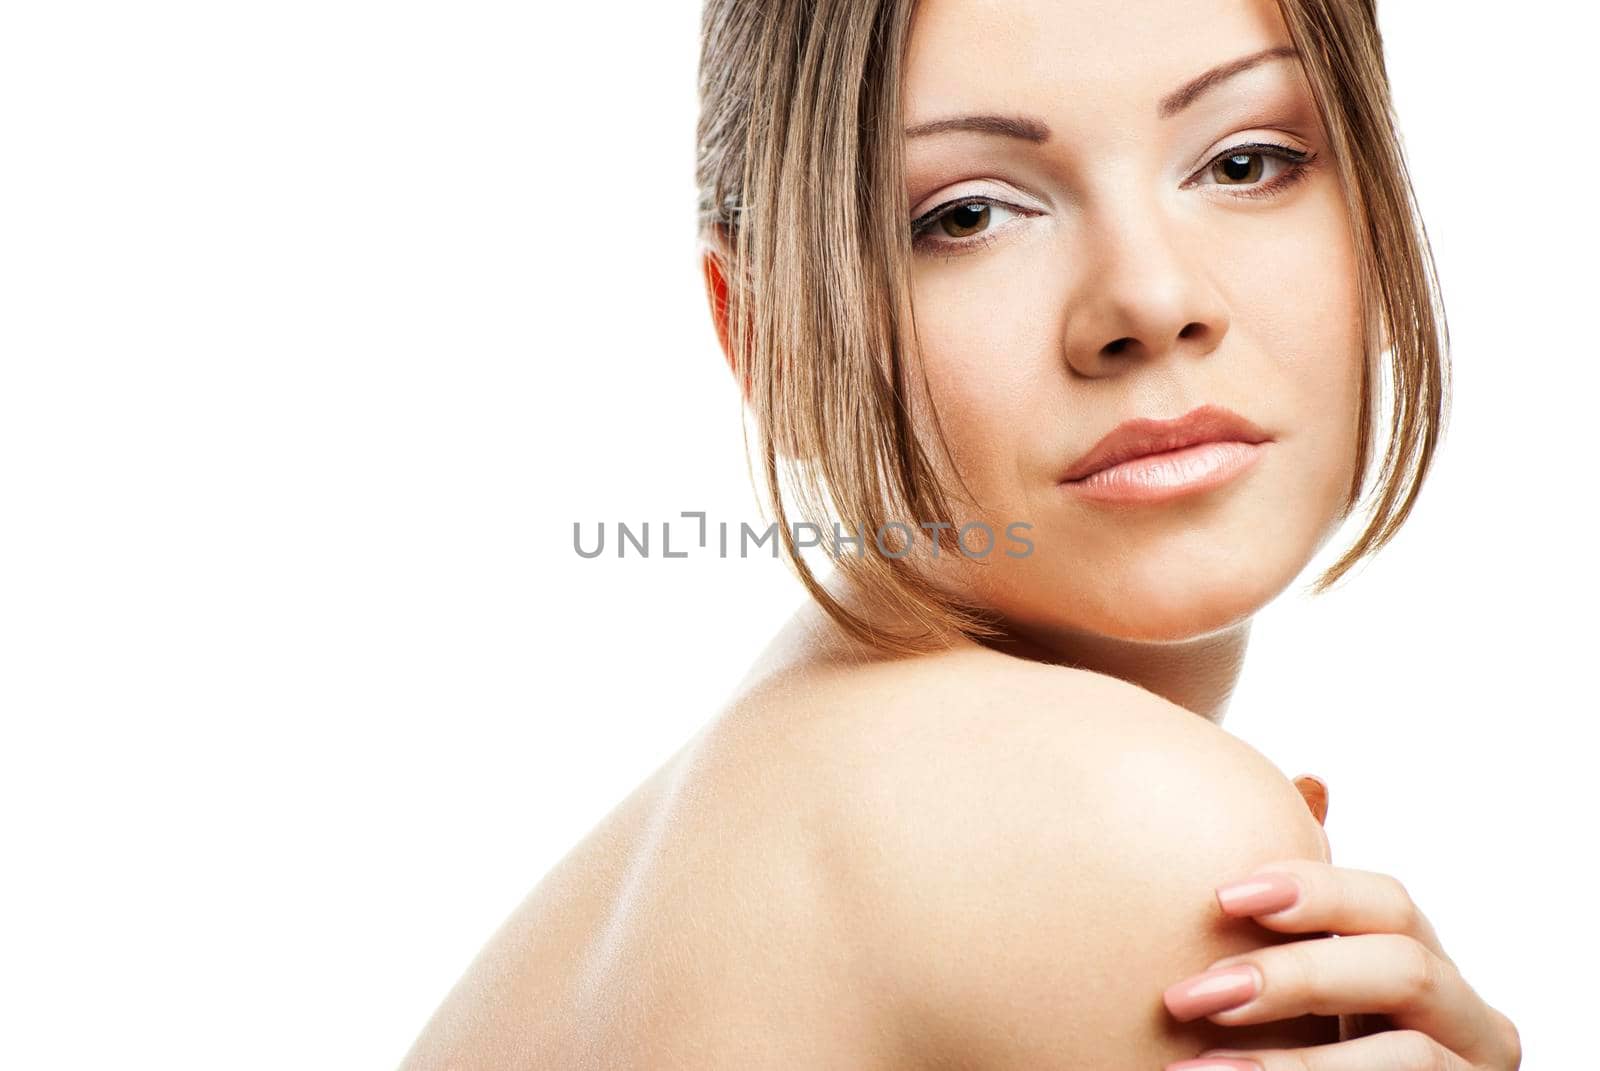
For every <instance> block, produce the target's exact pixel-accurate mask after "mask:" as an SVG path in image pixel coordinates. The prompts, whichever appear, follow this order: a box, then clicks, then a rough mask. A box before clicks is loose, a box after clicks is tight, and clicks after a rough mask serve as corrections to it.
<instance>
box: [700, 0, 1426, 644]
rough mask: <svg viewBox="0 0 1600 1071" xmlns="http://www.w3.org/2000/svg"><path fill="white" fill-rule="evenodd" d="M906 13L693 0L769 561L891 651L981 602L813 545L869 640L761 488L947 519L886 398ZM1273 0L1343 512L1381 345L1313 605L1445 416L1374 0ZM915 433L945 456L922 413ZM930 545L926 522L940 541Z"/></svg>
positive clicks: (893, 377) (895, 316) (709, 188)
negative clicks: (1340, 202)
mask: <svg viewBox="0 0 1600 1071" xmlns="http://www.w3.org/2000/svg"><path fill="white" fill-rule="evenodd" d="M914 6H915V0H706V4H705V7H704V10H703V15H702V38H701V54H700V70H699V95H700V115H699V122H698V127H697V131H696V138H697V145H696V167H695V171H696V174H695V180H696V185H697V187H698V191H699V192H698V234H699V236H700V239H701V241H702V242H703V243H704V248H705V249H706V251H707V252H709V253H710V255H711V256H710V259H709V260H708V262H707V265H706V271H707V281H708V284H709V285H710V287H711V288H712V294H713V295H714V300H715V301H716V302H717V304H718V308H719V312H720V314H721V315H723V316H725V320H722V321H721V322H719V331H720V337H721V339H722V342H723V345H724V347H725V348H726V349H727V352H728V357H729V361H730V364H731V366H732V368H733V371H734V374H735V377H736V378H737V379H739V380H740V381H741V382H742V384H743V390H744V399H743V400H744V401H745V402H747V403H748V404H749V406H750V409H751V410H752V411H753V413H754V416H755V418H756V423H757V427H758V435H759V440H758V453H759V455H760V457H761V458H762V462H763V465H762V472H763V476H764V480H765V484H766V496H767V501H768V502H770V504H771V506H772V509H773V512H774V517H773V520H774V521H775V522H776V525H777V528H778V532H779V542H780V543H781V545H782V547H783V552H784V557H785V560H786V561H787V562H788V563H789V564H790V566H791V568H792V569H793V570H794V571H795V572H796V573H797V575H798V576H799V578H800V580H801V581H802V583H804V584H805V586H806V588H807V589H808V590H809V591H810V593H811V595H812V596H813V597H814V598H815V599H816V600H817V601H818V602H819V603H820V604H821V606H822V607H823V609H824V610H826V611H827V613H828V614H829V615H830V616H831V617H832V618H833V619H834V620H835V621H837V622H838V623H839V624H840V625H841V626H842V627H844V628H845V629H846V630H847V631H848V632H849V633H850V634H851V635H853V636H855V637H857V638H858V639H861V640H865V641H867V642H869V643H872V644H874V645H876V646H878V647H879V648H881V649H886V650H890V651H894V652H898V653H917V652H923V651H928V650H932V649H935V648H937V647H940V646H944V645H946V644H947V643H948V642H949V640H950V639H952V638H953V636H952V632H951V630H957V631H959V632H961V633H964V634H966V635H968V636H972V637H979V636H992V635H995V634H996V633H997V630H996V629H995V628H994V627H993V625H992V624H991V622H992V620H993V618H992V615H991V614H988V613H986V612H985V611H984V609H983V608H982V607H977V606H970V605H964V604H962V603H961V602H959V601H958V600H957V599H956V598H955V597H953V596H950V595H948V594H947V593H945V592H944V591H942V590H941V589H939V588H938V587H936V586H935V585H934V584H933V583H932V582H931V581H929V580H928V579H927V578H926V577H924V576H923V575H921V574H920V573H918V572H917V571H916V570H915V569H913V568H909V567H908V563H906V562H904V561H901V560H899V559H898V558H896V557H893V556H890V555H887V554H871V553H867V554H858V555H851V554H838V553H837V549H838V548H837V545H835V548H834V550H835V553H834V554H832V555H830V557H831V558H832V559H833V560H834V562H835V563H836V564H837V566H838V567H839V568H840V569H841V571H842V572H843V573H844V574H845V575H846V576H847V577H848V578H849V579H851V580H852V581H853V582H854V583H856V584H857V585H859V587H860V589H861V590H863V591H865V592H867V593H868V594H869V595H871V596H873V597H875V598H877V599H879V600H882V601H883V603H884V604H885V605H888V606H891V607H893V608H895V609H896V610H897V611H898V612H899V613H900V614H901V615H903V616H904V617H905V618H906V619H907V620H908V621H910V622H911V623H912V625H913V629H912V631H911V632H910V633H908V634H904V635H901V634H889V633H886V632H885V631H883V630H881V629H877V628H873V627H871V626H870V625H869V624H868V623H867V622H866V621H865V620H863V619H860V618H858V617H856V616H855V615H854V614H852V613H851V612H850V611H849V610H847V609H846V608H845V607H844V606H842V605H841V604H840V603H839V602H837V601H836V600H835V599H834V598H833V597H832V595H830V594H829V592H828V591H827V590H826V589H825V588H824V587H823V586H822V584H821V583H820V582H819V581H818V580H817V578H816V576H815V575H814V574H813V572H812V571H811V569H810V568H809V567H808V565H807V563H806V562H805V560H804V558H803V557H802V556H801V554H800V552H799V549H797V546H796V539H795V532H794V529H793V528H792V527H791V521H790V517H791V512H790V511H789V510H788V509H786V507H785V502H784V498H785V496H784V483H785V482H786V481H787V482H788V483H790V484H792V485H793V489H794V493H795V495H796V497H797V499H798V502H799V505H800V506H801V509H802V513H801V516H802V517H803V518H806V519H810V518H832V517H835V516H839V517H843V518H844V519H845V522H846V527H847V528H848V529H850V530H851V531H856V530H857V529H859V534H861V535H862V537H863V538H864V539H873V538H874V536H873V533H877V532H879V531H880V530H881V526H883V525H885V524H889V523H891V522H893V521H894V520H895V519H897V518H915V517H929V518H941V519H951V518H952V513H951V511H950V510H949V508H948V503H949V501H950V497H949V496H950V494H951V491H950V490H949V488H947V487H943V486H940V483H939V481H938V479H937V478H936V476H935V470H934V469H933V467H932V466H931V464H930V461H929V456H928V454H927V452H926V451H925V449H924V446H923V444H922V443H920V442H919V440H918V436H917V435H916V433H915V429H914V428H913V426H912V421H911V413H912V409H911V407H910V406H909V405H908V402H907V398H908V394H907V392H908V391H909V390H910V389H911V386H912V384H910V382H909V379H910V378H911V377H910V375H909V364H910V362H909V361H908V356H907V355H908V354H910V353H914V352H915V349H914V348H913V347H914V345H915V341H916V328H915V323H914V320H913V317H912V310H911V296H910V285H909V281H908V273H909V267H908V262H909V260H910V228H909V225H908V222H907V217H908V214H909V212H910V208H909V205H907V204H906V191H905V182H904V156H903V152H902V133H901V124H902V112H901V103H902V102H901V83H902V73H903V72H902V60H903V55H904V49H905V45H906V40H907V36H908V33H909V29H910V23H911V16H912V11H913V8H914ZM1278 7H1279V10H1280V12H1281V14H1282V16H1283V20H1284V22H1285V23H1286V25H1287V27H1288V30H1289V33H1290V36H1291V39H1292V41H1293V43H1294V46H1295V48H1296V49H1297V50H1298V51H1299V53H1300V59H1301V63H1302V65H1303V67H1304V70H1305V72H1306V76H1307V79H1308V81H1309V84H1310V88H1311V91H1312V93H1313V95H1314V97H1315V100H1316V105H1317V108H1318V110H1319V112H1320V114H1321V117H1322V121H1323V125H1324V128H1325V130H1326V132H1327V134H1328V137H1329V141H1330V148H1331V149H1332V150H1333V155H1334V157H1335V158H1336V160H1337V164H1338V174H1339V178H1340V184H1341V186H1342V187H1343V190H1344V198H1345V204H1346V206H1347V218H1348V219H1349V221H1350V228H1351V233H1352V236H1353V239H1354V250H1355V254H1356V258H1357V263H1358V265H1359V268H1358V274H1359V294H1360V301H1361V308H1362V310H1363V311H1362V319H1363V325H1362V340H1363V342H1362V345H1363V351H1364V354H1365V356H1364V359H1363V368H1362V380H1361V383H1362V387H1361V394H1362V398H1361V405H1360V409H1359V412H1358V413H1357V420H1358V421H1359V430H1358V439H1357V444H1358V445H1357V457H1356V469H1355V479H1354V480H1353V481H1352V484H1351V487H1350V490H1349V495H1348V497H1347V499H1346V502H1345V506H1344V511H1343V516H1344V517H1346V518H1347V517H1348V516H1349V515H1350V512H1351V511H1352V510H1353V509H1354V508H1355V507H1356V505H1357V504H1358V502H1359V501H1360V499H1361V496H1362V493H1363V490H1364V489H1365V488H1366V487H1367V485H1368V477H1369V473H1368V469H1369V467H1370V463H1371V459H1372V457H1373V446H1372V442H1373V438H1374V434H1375V431H1376V427H1377V420H1378V418H1377V414H1378V412H1379V410H1380V407H1381V398H1379V397H1376V396H1375V395H1377V394H1379V393H1381V392H1382V388H1383V386H1384V385H1385V384H1384V379H1385V377H1384V375H1383V371H1384V368H1385V365H1384V363H1383V362H1382V356H1383V354H1384V353H1385V352H1387V354H1388V355H1389V361H1388V362H1387V366H1386V367H1387V369H1388V377H1387V379H1388V381H1389V382H1388V386H1389V387H1390V388H1391V390H1390V395H1391V397H1392V405H1391V407H1390V420H1389V440H1388V446H1387V450H1386V451H1385V453H1384V456H1383V463H1382V466H1381V469H1380V471H1379V472H1378V473H1377V478H1376V481H1375V486H1374V488H1373V493H1372V502H1373V505H1372V509H1371V512H1370V515H1369V517H1368V521H1367V525H1366V528H1365V530H1364V531H1363V532H1362V534H1361V536H1360V537H1359V539H1358V540H1357V541H1356V543H1355V544H1354V545H1353V546H1352V547H1350V548H1349V549H1348V550H1346V551H1345V553H1344V554H1343V556H1342V557H1340V558H1339V559H1338V561H1337V562H1335V563H1334V564H1333V565H1332V566H1331V567H1330V568H1329V569H1328V570H1327V571H1326V572H1325V573H1324V574H1323V575H1322V576H1321V577H1319V578H1318V580H1317V581H1316V582H1315V584H1314V585H1313V587H1312V589H1311V590H1312V593H1313V594H1321V593H1323V592H1324V591H1326V590H1327V589H1328V588H1330V587H1331V586H1332V585H1333V584H1334V583H1335V582H1336V581H1338V580H1339V578H1341V577H1342V576H1344V575H1345V573H1347V572H1348V571H1349V570H1350V569H1351V568H1352V567H1353V566H1355V565H1356V564H1357V563H1358V562H1359V561H1361V559H1363V558H1364V557H1366V556H1368V555H1371V554H1375V553H1376V552H1377V551H1378V550H1379V549H1380V548H1382V547H1383V546H1384V545H1385V544H1387V543H1388V542H1389V540H1390V539H1392V538H1393V537H1394V535H1395V533H1396V532H1397V531H1398V530H1399V528H1400V526H1401V525H1402V524H1403V523H1404V521H1405V519H1406V517H1407V516H1408V515H1409V514H1410V512H1411V508H1412V505H1413V503H1414V502H1415V501H1416V498H1417V495H1418V493H1419V491H1420V489H1421V486H1422V483H1423V480H1424V478H1425V476H1426V475H1427V472H1428V469H1429V466H1430V464H1431V462H1432V459H1433V455H1434V451H1435V448H1436V446H1437V444H1438V441H1439V439H1440V437H1441V435H1442V432H1443V423H1444V421H1445V420H1446V419H1447V411H1448V404H1447V393H1448V389H1449V384H1448V379H1449V357H1448V354H1449V330H1448V326H1447V324H1446V321H1445V311H1444V305H1443V301H1442V298H1441V296H1440V293H1439V287H1438V280H1437V274H1436V269H1435V266H1434V261H1433V255H1432V251H1431V249H1430V247H1429V244H1428V240H1427V232H1426V229H1425V228H1424V226H1423V223H1422V220H1421V217H1420V215H1419V213H1418V212H1417V209H1416V204H1415V195H1414V193H1413V191H1412V187H1411V181H1410V176H1409V174H1408V172H1407V170H1406V165H1405V160H1404V156H1403V153H1402V149H1401V145H1400V141H1399V137H1398V134H1397V131H1396V125H1395V119H1394V115H1393V111H1392V104H1391V99H1390V92H1389V83H1388V72H1387V71H1386V69H1385V67H1384V61H1383V49H1382V40H1381V37H1380V35H1379V31H1378V26H1377V11H1376V0H1278ZM1385 343H1387V345H1385ZM922 389H923V390H924V391H926V390H927V382H926V379H925V377H924V378H923V379H922ZM929 409H930V411H931V410H932V406H931V404H930V406H929ZM933 423H934V428H935V436H936V440H937V443H938V445H939V448H940V449H941V450H943V451H944V456H945V457H946V458H948V457H949V456H950V455H949V451H948V446H947V444H946V441H945V438H944V435H943V432H942V430H940V429H939V423H938V416H937V413H936V412H935V413H934V420H933ZM780 455H782V456H783V462H782V465H781V466H780V462H779V457H780ZM745 460H746V464H747V466H748V464H749V461H750V443H749V430H748V426H746V429H745ZM780 469H781V471H780ZM951 471H954V468H953V466H952V467H951ZM751 478H752V482H753V480H754V476H753V473H752V474H751ZM963 490H965V487H964V486H963ZM759 499H760V495H759V493H758V500H759ZM830 502H831V505H832V506H833V507H834V508H835V510H836V512H832V511H830V510H829V509H828V508H827V506H828V504H829V503H830ZM891 530H892V529H891ZM952 536H953V532H952V531H951V530H949V529H944V530H942V531H941V532H940V538H941V540H942V541H945V542H947V543H948V542H949V539H950V537H952ZM840 538H842V536H841V537H840ZM908 549H909V548H908ZM952 549H956V548H954V547H953V546H952Z"/></svg>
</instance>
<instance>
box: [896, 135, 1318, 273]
mask: <svg viewBox="0 0 1600 1071" xmlns="http://www.w3.org/2000/svg"><path fill="white" fill-rule="evenodd" d="M1232 156H1275V157H1277V158H1278V159H1280V160H1283V161H1284V162H1285V164H1286V166H1285V167H1284V169H1283V172H1282V174H1280V175H1278V177H1277V178H1275V179H1273V180H1271V181H1270V182H1264V183H1257V184H1254V185H1251V186H1248V187H1242V186H1241V187H1231V188H1233V189H1236V190H1237V192H1235V193H1233V194H1232V195H1231V196H1234V197H1248V198H1251V199H1254V198H1259V197H1276V196H1278V195H1279V194H1280V193H1282V192H1283V191H1284V190H1286V189H1287V188H1289V187H1290V186H1292V185H1294V184H1295V183H1296V182H1299V181H1300V180H1301V179H1303V178H1305V177H1306V174H1307V172H1308V171H1309V170H1310V168H1311V164H1312V163H1313V162H1314V161H1315V160H1316V158H1317V154H1316V153H1314V152H1306V151H1303V150H1300V149H1295V148H1291V147H1290V146H1288V145H1279V144H1277V143H1275V142H1270V141H1252V142H1248V143H1246V144H1243V145H1235V146H1233V147H1232V148H1230V149H1224V150H1223V151H1222V152H1220V153H1218V154H1217V155H1216V156H1213V157H1212V158H1211V159H1210V160H1209V161H1207V162H1206V165H1205V167H1203V168H1201V169H1200V172H1199V173H1200V174H1205V173H1206V172H1207V171H1209V170H1210V169H1211V168H1212V167H1215V166H1216V165H1217V163H1218V162H1220V161H1222V160H1226V159H1228V158H1229V157H1232ZM972 205H997V206H999V207H1001V208H1004V209H1007V210H1009V211H1012V212H1027V209H1024V208H1019V207H1018V206H1016V205H1013V204H1008V203H1006V202H1005V201H1001V200H997V199H995V198H993V197H978V196H974V197H958V198H956V199H955V200H953V201H946V202H945V203H944V204H941V205H939V206H937V207H935V208H931V209H929V210H928V211H927V212H924V213H923V214H922V215H921V216H919V217H918V218H917V219H915V220H913V221H912V223H911V245H912V248H913V249H917V250H927V251H933V252H944V253H946V254H947V255H950V256H959V255H960V254H962V253H967V252H971V251H973V250H976V249H980V248H982V247H984V246H987V245H989V244H991V243H993V242H994V241H995V236H994V235H993V234H992V233H990V232H989V231H984V232H983V233H982V234H981V235H980V236H978V237H977V238H971V239H965V240H963V239H954V238H932V237H930V235H929V232H930V231H931V230H932V228H933V226H934V225H935V224H936V223H938V222H939V220H941V219H943V218H944V216H945V215H946V214H947V213H950V212H953V211H955V210H956V209H958V208H966V207H969V206H972Z"/></svg>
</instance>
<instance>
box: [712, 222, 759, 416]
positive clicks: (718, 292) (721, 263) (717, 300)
mask: <svg viewBox="0 0 1600 1071" xmlns="http://www.w3.org/2000/svg"><path fill="white" fill-rule="evenodd" d="M726 251H727V245H726V241H725V234H724V232H723V229H722V227H721V226H720V225H718V226H717V228H716V233H715V234H714V235H712V236H708V237H707V239H706V240H705V241H704V242H703V243H702V244H701V253H700V271H701V273H702V274H703V275H704V276H705V283H706V300H707V301H708V302H709V303H710V305H711V322H712V324H713V325H714V326H715V327H716V329H717V342H718V343H719V344H720V345H721V346H722V357H723V360H725V361H727V362H728V371H730V372H732V373H733V375H734V378H735V379H739V378H740V377H739V370H738V369H737V368H735V367H734V353H733V346H732V345H731V344H730V343H729V337H730V335H729V331H728V276H727V268H726V264H727V257H726ZM739 387H740V390H741V391H742V392H743V393H744V396H745V400H746V401H748V400H749V398H750V373H749V371H748V370H747V371H746V372H745V374H744V376H743V379H742V381H741V382H740V384H739Z"/></svg>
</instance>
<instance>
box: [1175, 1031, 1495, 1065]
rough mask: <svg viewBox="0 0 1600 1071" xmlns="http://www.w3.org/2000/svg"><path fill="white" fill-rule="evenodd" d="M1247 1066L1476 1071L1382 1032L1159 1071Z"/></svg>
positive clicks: (1419, 1041) (1412, 1038) (1419, 1036)
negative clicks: (1301, 1047)
mask: <svg viewBox="0 0 1600 1071" xmlns="http://www.w3.org/2000/svg"><path fill="white" fill-rule="evenodd" d="M1230 1057H1231V1058H1233V1059H1236V1060H1247V1061H1251V1062H1253V1063H1254V1064H1255V1065H1256V1066H1258V1067H1260V1068H1261V1071H1376V1069H1377V1068H1382V1069H1383V1071H1476V1069H1475V1068H1474V1067H1473V1066H1472V1064H1470V1063H1468V1062H1467V1060H1466V1059H1465V1058H1463V1057H1462V1056H1461V1055H1459V1054H1458V1053H1454V1052H1451V1051H1450V1049H1449V1048H1447V1047H1446V1046H1444V1045H1441V1044H1439V1042H1438V1041H1436V1040H1435V1039H1433V1038H1431V1037H1429V1036H1428V1035H1426V1034H1424V1033H1422V1032H1420V1031H1417V1030H1387V1031H1384V1032H1383V1033H1381V1034H1371V1035H1368V1036H1367V1037H1364V1038H1357V1039H1356V1040H1354V1041H1341V1042H1338V1043H1337V1044H1333V1045H1312V1046H1310V1047H1309V1048H1304V1049H1208V1050H1207V1051H1206V1053H1205V1054H1204V1055H1202V1056H1199V1057H1197V1058H1195V1059H1193V1060H1180V1061H1178V1062H1177V1063H1175V1064H1168V1065H1167V1066H1166V1069H1165V1071H1234V1067H1235V1066H1237V1068H1238V1071H1244V1069H1245V1068H1246V1067H1247V1066H1248V1065H1247V1064H1244V1063H1241V1064H1238V1065H1232V1064H1229V1063H1225V1062H1223V1061H1224V1060H1226V1059H1228V1058H1230Z"/></svg>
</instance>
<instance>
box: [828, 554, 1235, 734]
mask: <svg viewBox="0 0 1600 1071" xmlns="http://www.w3.org/2000/svg"><path fill="white" fill-rule="evenodd" d="M823 583H824V586H825V587H826V588H827V589H828V590H829V591H830V592H831V593H832V594H833V595H834V596H835V597H836V598H838V599H839V600H840V601H841V602H842V603H844V605H845V606H846V607H847V608H849V609H851V610H852V611H854V612H856V613H858V614H860V615H861V616H863V617H865V618H866V619H867V620H869V621H870V620H874V619H876V620H878V621H883V620H884V618H883V610H882V608H881V607H869V606H867V605H865V603H864V601H863V600H862V598H861V596H860V595H859V593H857V592H854V591H853V590H850V589H849V587H848V585H846V584H844V583H843V582H842V581H841V578H840V577H839V574H838V573H837V572H835V573H834V574H832V575H831V576H829V577H827V578H825V579H824V581H823ZM818 613H819V614H820V611H818ZM822 616H825V615H822ZM1250 622H1251V619H1250V618H1245V619H1244V620H1242V621H1240V622H1237V623H1236V624H1233V625H1230V626H1228V627H1226V628H1223V629H1219V630H1217V631H1216V632H1212V633H1208V634H1206V635H1204V636H1199V637H1194V638H1191V639H1185V640H1169V641H1153V640H1127V639H1120V638H1116V637H1111V636H1105V635H1100V634H1098V633H1093V632H1084V631H1080V630H1076V629H1070V628H1064V627H1054V626H1039V625H1035V624H1027V625H1024V624H1019V623H1016V622H1002V623H1001V627H1002V629H1003V630H1004V631H1003V634H1002V635H1001V636H999V637H996V638H993V639H986V640H984V641H982V642H981V646H983V647H986V648H989V649H991V650H994V651H998V652H1001V653H1003V654H1007V655H1011V656H1013V657H1016V658H1025V659H1028V660H1030V661H1034V662H1044V663H1048V664H1051V665H1061V666H1072V667H1075V668H1078V669H1087V670H1090V671H1091V672H1095V673H1103V674H1105V675H1107V676H1111V677H1116V678H1118V679H1120V680H1124V681H1127V682H1129V683H1130V684H1135V685H1137V686H1139V687H1141V688H1143V689H1145V690H1146V691H1148V692H1152V693H1154V694H1156V695H1159V696H1161V697H1162V698H1163V699H1166V700H1167V701H1168V702H1171V703H1176V704H1177V705H1178V706H1180V707H1183V708H1184V709H1186V710H1189V711H1192V712H1193V713H1195V714H1198V715H1199V716H1200V717H1202V718H1205V719H1206V720H1208V721H1210V722H1213V723H1214V724H1217V725H1221V724H1222V719H1223V716H1224V714H1225V713H1226V712H1227V709H1228V701H1229V700H1230V699H1231V698H1232V696H1233V692H1234V689H1235V687H1236V686H1237V685H1238V682H1239V675H1240V673H1241V671H1242V670H1243V668H1244V656H1245V650H1246V648H1247V647H1248V645H1249V640H1250ZM976 645H978V644H975V643H974V641H971V640H966V639H962V640H960V641H958V643H957V646H976ZM851 646H853V644H852V645H851Z"/></svg>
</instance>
